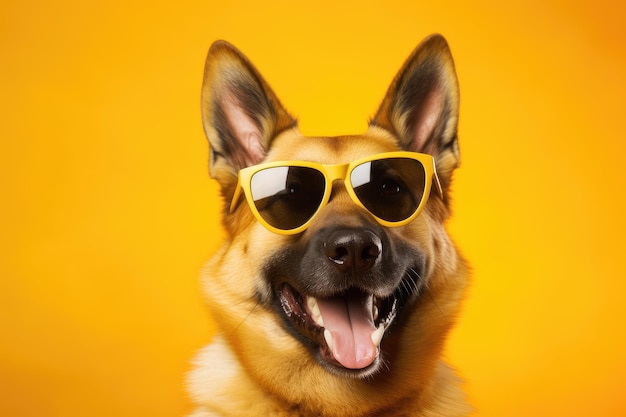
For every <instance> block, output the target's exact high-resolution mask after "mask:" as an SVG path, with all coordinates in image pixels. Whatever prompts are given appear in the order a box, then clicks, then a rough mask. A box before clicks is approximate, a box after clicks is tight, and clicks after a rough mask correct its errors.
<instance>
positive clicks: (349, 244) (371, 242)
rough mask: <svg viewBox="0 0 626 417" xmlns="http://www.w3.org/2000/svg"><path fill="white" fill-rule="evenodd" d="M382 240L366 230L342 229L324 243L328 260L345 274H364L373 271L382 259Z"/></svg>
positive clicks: (332, 234)
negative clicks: (377, 262)
mask: <svg viewBox="0 0 626 417" xmlns="http://www.w3.org/2000/svg"><path fill="white" fill-rule="evenodd" d="M382 249H383V246H382V242H381V240H380V238H379V237H378V236H377V235H376V234H375V233H373V232H371V231H369V230H364V229H341V230H336V231H334V232H333V233H331V234H330V236H329V237H328V239H327V240H326V241H325V242H324V251H325V254H326V256H327V257H328V259H329V260H330V261H331V262H332V263H333V264H334V265H335V266H336V267H337V269H339V271H341V272H343V273H348V272H352V273H355V274H356V273H362V272H365V271H368V270H369V269H371V268H372V267H373V266H374V265H375V264H376V261H377V260H378V259H379V258H380V256H381V252H382Z"/></svg>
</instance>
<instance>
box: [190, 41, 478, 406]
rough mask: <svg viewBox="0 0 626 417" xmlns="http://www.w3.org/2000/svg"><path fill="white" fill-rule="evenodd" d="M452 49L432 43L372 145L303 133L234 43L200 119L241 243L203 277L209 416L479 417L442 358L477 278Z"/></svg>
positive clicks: (222, 52) (200, 367)
mask: <svg viewBox="0 0 626 417" xmlns="http://www.w3.org/2000/svg"><path fill="white" fill-rule="evenodd" d="M458 111H459V92H458V83H457V78H456V74H455V68H454V63H453V60H452V56H451V54H450V50H449V48H448V44H447V42H446V41H445V39H444V38H443V37H441V36H439V35H432V36H430V37H429V38H427V39H426V40H424V41H423V42H422V43H421V44H420V45H419V46H418V47H417V48H416V49H415V51H414V52H413V53H412V55H411V56H410V57H409V58H408V60H407V61H406V62H405V64H404V66H403V67H402V68H401V69H400V71H399V73H398V74H397V76H396V77H395V79H394V80H393V82H392V84H391V86H390V87H389V90H388V92H387V94H386V96H385V97H384V99H383V101H382V104H381V105H380V108H379V109H378V111H377V112H376V114H375V116H374V117H373V119H372V120H371V122H370V124H369V128H368V130H367V131H366V132H365V133H364V134H362V135H354V136H340V137H304V136H303V135H302V134H300V133H299V131H298V128H297V123H296V120H294V118H293V117H291V116H290V115H289V113H288V112H287V111H286V110H285V109H284V108H283V106H282V105H281V103H280V102H279V100H278V98H277V97H276V95H275V94H274V92H273V91H272V90H271V89H270V87H269V86H268V84H267V83H266V81H265V80H264V79H263V77H261V75H260V73H259V72H258V71H257V70H256V69H255V67H254V66H253V65H252V64H251V63H250V61H248V59H247V58H246V57H245V56H244V55H243V54H242V53H241V52H239V51H238V50H237V49H235V48H234V47H233V46H232V45H230V44H229V43H227V42H224V41H218V42H216V43H214V44H213V45H212V47H211V48H210V51H209V53H208V57H207V60H206V67H205V73H204V84H203V87H202V115H203V123H204V129H205V133H206V136H207V138H208V140H209V144H210V173H211V176H212V177H213V178H214V179H216V180H217V181H218V183H219V185H220V187H221V193H222V197H223V199H224V207H223V225H224V229H225V232H226V239H225V242H224V243H223V245H222V246H221V249H219V250H218V251H217V253H216V254H215V255H214V256H213V257H212V259H211V260H210V261H209V262H208V263H207V264H206V266H205V268H204V270H203V281H202V285H203V290H204V293H205V295H206V297H207V299H208V305H209V308H210V312H211V316H212V318H213V319H214V321H215V324H216V327H217V334H216V335H215V336H214V339H213V341H212V343H211V344H210V345H208V346H207V347H206V348H204V349H203V350H202V351H201V352H200V353H199V354H198V356H197V357H196V359H195V363H194V369H193V370H192V371H191V373H190V375H189V386H190V392H191V396H192V398H193V400H194V402H195V403H196V405H197V408H196V409H195V411H194V412H193V413H192V416H193V417H209V416H262V417H267V416H328V417H331V416H334V417H347V416H372V417H373V416H385V417H392V416H422V417H426V416H433V417H434V416H438V417H442V416H466V415H468V414H469V413H470V408H469V407H468V406H467V405H466V402H465V395H464V393H463V392H462V390H461V389H460V388H459V381H458V380H457V378H456V376H455V373H454V371H453V370H452V369H451V368H449V367H448V366H447V365H446V364H445V363H443V361H442V360H441V356H442V350H443V348H444V342H445V339H446V336H447V334H448V332H449V331H450V329H451V328H452V326H453V324H454V322H455V319H456V316H457V314H458V311H459V309H460V308H459V304H460V302H461V300H462V298H463V295H464V292H465V288H466V286H467V281H468V278H467V275H468V268H467V266H466V263H465V261H464V260H463V259H462V258H461V256H460V255H459V253H458V252H457V249H456V247H455V245H454V244H453V243H452V241H451V239H450V237H449V236H448V234H447V233H446V230H445V227H444V223H445V222H446V219H447V218H448V217H449V214H450V207H449V198H448V193H449V185H450V181H451V177H452V174H453V171H454V169H455V168H456V167H457V166H458V164H459V148H458V143H457V124H458V123H457V120H458Z"/></svg>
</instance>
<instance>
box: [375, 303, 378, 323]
mask: <svg viewBox="0 0 626 417" xmlns="http://www.w3.org/2000/svg"><path fill="white" fill-rule="evenodd" d="M374 320H378V307H376V306H374Z"/></svg>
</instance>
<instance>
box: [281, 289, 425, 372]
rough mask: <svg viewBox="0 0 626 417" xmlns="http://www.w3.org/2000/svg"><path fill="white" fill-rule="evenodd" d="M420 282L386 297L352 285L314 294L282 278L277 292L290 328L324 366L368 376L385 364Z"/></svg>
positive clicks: (335, 370)
mask: <svg viewBox="0 0 626 417" xmlns="http://www.w3.org/2000/svg"><path fill="white" fill-rule="evenodd" d="M409 287H410V288H413V289H415V291H410V292H411V293H412V294H407V290H406V289H407V288H409ZM417 287H418V286H417V285H413V286H407V285H406V283H402V282H401V285H399V286H398V288H397V289H396V291H395V292H393V293H392V294H389V295H386V296H375V295H374V294H371V293H368V292H366V291H364V290H362V289H358V288H350V289H349V290H347V291H343V292H341V293H340V294H333V295H330V296H318V297H314V296H312V295H310V294H305V293H303V292H301V291H298V290H296V289H295V288H294V287H293V286H292V285H290V284H287V283H282V284H280V285H278V286H277V287H275V292H276V296H277V297H276V298H277V300H278V301H279V304H280V307H279V308H278V310H279V314H281V315H283V316H284V319H285V320H284V321H285V323H286V325H287V327H288V328H289V329H290V330H291V331H292V333H294V334H295V335H296V336H297V338H298V339H299V340H300V341H301V342H303V344H304V345H305V346H306V347H307V348H309V350H310V351H311V352H312V354H313V356H314V357H315V358H316V359H317V361H318V363H319V364H320V365H321V366H323V367H324V368H325V369H326V370H327V371H329V372H331V373H332V374H335V375H337V376H341V377H344V378H355V379H364V378H368V377H371V376H372V375H374V374H376V373H377V372H379V371H380V370H381V369H382V368H383V367H384V365H383V364H384V358H383V354H382V353H381V352H382V346H383V344H384V339H385V337H386V336H387V334H388V332H389V329H390V328H391V327H392V326H393V324H394V320H395V319H396V316H397V314H398V312H399V311H400V310H401V309H402V307H403V304H406V303H407V302H408V300H409V299H412V298H414V296H415V295H416V294H415V293H416V292H417Z"/></svg>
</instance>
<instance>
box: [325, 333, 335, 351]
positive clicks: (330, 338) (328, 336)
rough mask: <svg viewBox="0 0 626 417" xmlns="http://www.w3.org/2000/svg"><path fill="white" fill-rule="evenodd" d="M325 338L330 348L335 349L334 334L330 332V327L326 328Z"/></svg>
mask: <svg viewBox="0 0 626 417" xmlns="http://www.w3.org/2000/svg"><path fill="white" fill-rule="evenodd" d="M324 340H326V344H327V345H328V349H330V350H333V335H332V334H331V333H330V330H328V329H324Z"/></svg>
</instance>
